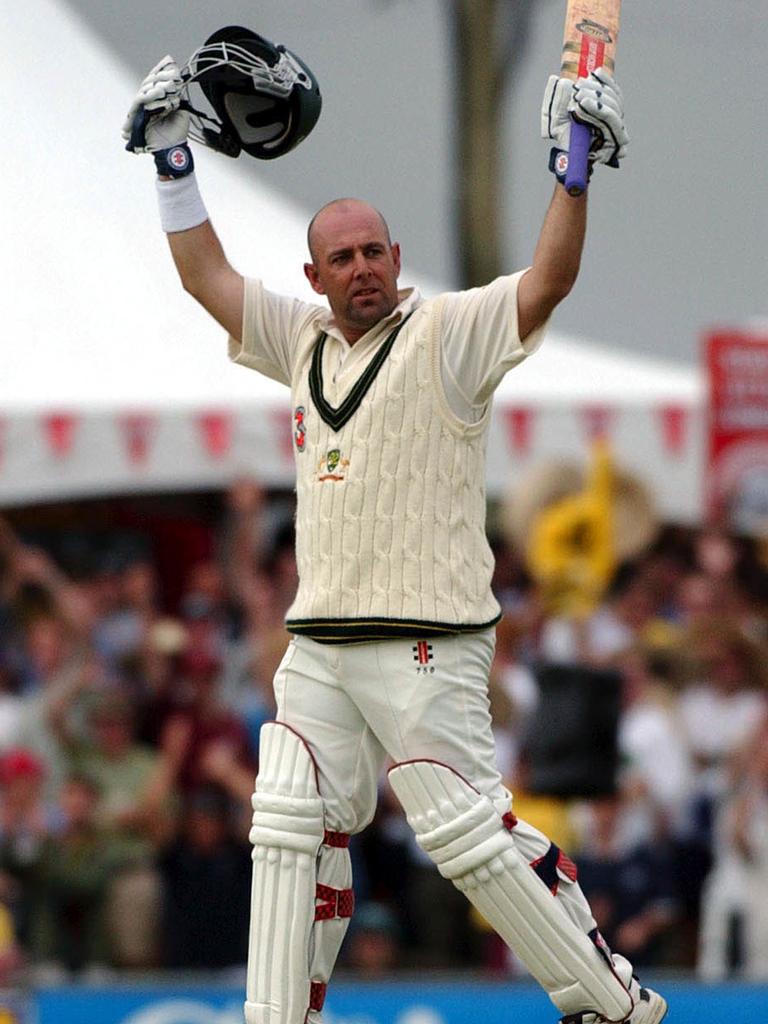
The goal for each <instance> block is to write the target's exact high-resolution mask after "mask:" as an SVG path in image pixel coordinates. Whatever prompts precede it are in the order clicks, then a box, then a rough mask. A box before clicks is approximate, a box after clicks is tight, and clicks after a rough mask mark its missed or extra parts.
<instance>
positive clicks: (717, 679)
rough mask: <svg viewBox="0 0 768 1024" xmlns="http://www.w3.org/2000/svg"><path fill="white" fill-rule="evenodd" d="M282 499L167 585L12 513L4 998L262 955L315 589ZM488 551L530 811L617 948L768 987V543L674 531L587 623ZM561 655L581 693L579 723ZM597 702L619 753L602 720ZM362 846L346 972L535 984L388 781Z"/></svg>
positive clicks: (0, 840) (144, 555) (0, 691)
mask: <svg viewBox="0 0 768 1024" xmlns="http://www.w3.org/2000/svg"><path fill="white" fill-rule="evenodd" d="M285 507H286V505H285V501H284V499H283V505H282V506H280V504H279V502H277V503H276V501H275V496H272V495H267V494H265V493H264V492H262V491H261V490H260V489H259V488H258V487H257V486H256V485H255V484H253V483H252V482H249V481H238V482H236V483H235V484H233V486H232V487H231V488H230V490H229V492H228V493H227V495H226V496H225V502H224V503H223V505H222V511H221V514H220V515H219V516H218V521H217V522H216V523H215V524H214V526H213V527H211V529H210V534H211V536H210V544H209V545H208V548H207V550H206V551H205V553H204V554H203V555H202V556H201V557H199V558H197V559H192V560H189V562H188V564H187V565H186V566H185V571H184V575H183V578H182V579H175V580H169V579H168V578H167V574H166V576H165V577H164V574H163V572H162V571H161V567H162V566H163V565H164V564H165V561H166V559H165V558H164V555H167V552H163V551H159V550H158V548H157V544H156V543H155V544H154V546H153V544H151V543H150V544H147V545H146V546H145V547H144V548H143V549H142V548H141V547H139V548H138V549H135V550H131V551H128V549H125V547H124V546H123V548H120V544H119V543H118V539H117V538H116V540H115V546H114V549H113V550H107V552H106V554H105V556H104V557H102V558H100V559H96V560H92V563H91V565H90V566H89V568H88V570H87V571H83V570H82V568H81V569H79V570H77V569H73V568H71V567H68V566H66V565H63V564H62V560H61V559H60V558H57V557H55V555H54V553H52V551H51V550H50V549H49V548H47V547H44V546H41V545H40V544H39V543H37V542H33V541H32V540H30V539H29V538H28V537H27V536H25V531H24V529H23V526H22V525H19V523H17V524H16V526H15V528H12V527H11V526H10V524H9V522H8V521H7V520H4V519H0V983H3V982H9V981H13V980H14V979H15V978H19V977H33V978H47V977H64V976H68V975H70V974H76V975H79V976H87V975H88V973H89V972H91V973H93V972H99V971H105V970H118V971H129V970H133V971H146V970H154V969H161V968H174V969H196V970H197V969H203V970H212V969H227V968H233V969H239V968H241V967H242V965H243V964H244V962H245V957H246V946H247V922H248V914H249V888H250V865H251V862H250V847H249V844H248V839H247V834H248V827H249V823H250V795H251V791H252V788H253V779H254V776H255V773H256V770H257V768H258V755H259V749H258V736H259V729H260V726H261V724H262V723H263V722H264V721H266V720H268V719H270V718H271V717H272V716H273V715H274V705H273V698H272V692H271V680H272V676H273V673H274V671H275V669H276V668H277V665H278V664H279V661H280V659H281V657H282V654H283V651H284V649H285V646H286V644H287V642H288V640H289V637H288V634H287V633H286V632H285V629H284V626H283V616H284V613H285V611H286V609H287V607H288V605H289V604H290V601H291V599H292V597H293V593H294V590H295V586H296V566H295V561H294V556H293V535H292V525H291V517H290V508H288V513H287V514H283V515H282V517H281V515H280V514H279V513H280V509H281V508H283V509H285ZM494 544H495V547H496V555H497V571H496V577H495V581H494V585H495V590H496V593H497V596H498V598H499V600H500V602H501V604H502V606H503V609H504V619H503V620H502V623H501V624H500V626H499V629H498V640H497V652H496V660H495V663H494V667H493V673H492V679H491V692H490V697H491V709H492V713H493V717H494V723H495V731H496V737H497V747H498V753H499V762H500V765H499V766H500V768H501V770H502V773H503V774H504V776H505V778H506V779H507V780H508V784H509V787H510V789H511V790H512V791H513V792H514V794H515V804H514V806H515V813H516V814H517V815H518V816H519V817H522V818H525V819H527V820H529V821H531V822H532V823H533V824H535V825H537V826H538V827H540V828H541V829H543V830H544V831H545V832H547V833H548V834H549V835H550V836H551V837H552V838H553V839H554V840H555V841H556V842H557V843H558V845H560V846H562V847H563V848H565V849H566V850H567V851H568V853H569V854H570V856H571V857H572V859H573V860H574V861H575V862H576V864H577V866H578V869H579V880H580V882H581V884H582V887H583V888H584V890H585V892H586V894H587V896H588V898H589V899H590V901H591V903H592V907H593V911H594V914H595V917H596V919H597V922H598V925H599V927H600V929H601V931H602V932H603V934H604V935H605V937H606V939H607V941H608V942H609V944H610V945H611V946H613V947H614V948H616V949H620V950H621V951H622V952H624V953H626V954H627V955H628V956H629V957H630V958H631V959H632V960H633V961H634V962H635V964H636V965H638V966H639V967H641V968H648V967H650V968H653V969H662V970H663V969H675V970H677V969H681V970H696V971H697V972H698V973H699V975H700V976H701V977H703V978H706V979H710V980H714V979H719V978H726V977H743V978H751V979H763V980H765V979H768V675H767V673H766V650H767V649H768V561H766V552H765V551H764V550H763V549H762V548H761V545H760V544H759V543H758V542H756V541H754V540H749V539H744V538H741V537H735V536H731V535H729V534H728V533H727V532H724V531H722V530H718V529H714V528H704V527H702V528H699V529H692V528H690V529H689V528H681V527H674V528H672V527H670V528H668V529H664V530H662V531H661V532H660V534H659V536H658V538H657V539H656V541H655V543H654V544H653V545H652V546H651V547H650V548H649V549H648V550H647V551H646V552H645V553H644V554H643V555H641V556H640V557H638V558H636V559H635V560H634V561H633V562H632V563H631V564H624V565H622V566H621V567H620V568H619V569H618V571H617V572H616V573H615V576H614V579H613V582H612V585H611V587H610V589H609V590H608V592H607V593H606V595H605V596H604V598H603V600H602V601H601V603H600V604H599V606H598V607H597V608H596V609H595V610H593V611H592V612H591V613H590V614H589V615H588V616H586V617H582V618H580V619H579V620H574V619H572V618H567V617H564V616H558V615H556V614H552V613H551V611H548V610H547V608H546V607H545V605H544V604H543V602H542V598H541V594H540V593H539V590H538V588H537V586H536V585H535V583H534V582H533V581H532V580H531V578H530V577H529V575H528V574H527V573H526V570H525V568H524V565H523V563H522V560H521V557H520V553H519V552H517V551H516V550H515V549H514V548H513V547H512V546H510V545H509V544H508V543H505V541H504V540H503V539H502V538H499V539H497V540H495V542H494ZM119 550H121V551H122V552H123V553H122V555H120V556H119V557H118V552H119ZM102 554H104V553H103V552H102ZM547 666H549V667H552V666H556V667H559V668H560V669H561V670H562V672H564V673H565V675H566V677H567V678H568V679H570V680H571V681H572V682H573V681H575V683H576V685H581V682H580V681H584V680H586V682H584V685H585V686H586V685H587V683H588V684H589V686H590V687H591V689H590V690H589V692H590V694H592V695H593V696H592V697H590V699H589V701H588V702H587V706H586V710H585V708H584V707H582V708H581V710H579V711H578V713H577V712H576V710H574V708H575V705H574V706H573V707H571V708H570V710H569V706H568V704H567V703H563V700H562V692H563V690H562V687H560V689H559V690H558V687H556V686H555V687H553V686H551V685H550V682H551V680H550V677H549V676H547V674H546V672H543V671H542V667H547ZM558 678H559V677H558ZM561 681H562V680H561ZM595 687H597V689H595ZM558 693H560V698H558V697H557V694H558ZM594 695H596V696H594ZM603 695H605V696H606V699H612V698H615V706H616V729H615V730H614V731H613V732H612V733H611V735H610V736H609V738H608V744H607V745H608V748H611V745H612V744H613V749H612V750H611V749H609V750H608V754H609V756H608V762H605V760H604V758H605V750H604V749H602V748H601V749H598V746H599V745H600V744H602V746H603V747H604V746H605V741H604V738H600V737H601V736H602V733H600V735H598V733H599V732H600V731H599V730H598V729H597V728H596V727H593V724H592V719H591V718H590V715H591V714H592V712H594V711H596V710H597V708H598V707H599V705H600V704H601V703H602V696H603ZM558 699H559V703H558ZM609 702H610V701H609ZM593 705H594V706H593ZM542 727H543V729H544V732H545V733H548V734H549V735H548V738H549V739H550V740H552V738H553V736H554V735H555V733H556V732H557V729H558V727H563V728H564V735H565V736H566V737H568V736H569V735H570V736H572V740H566V746H567V747H569V748H571V747H572V750H571V749H569V751H568V753H573V754H574V756H576V754H577V753H578V751H577V748H578V747H581V748H582V753H581V757H582V762H583V763H584V764H586V768H587V774H586V776H585V778H587V779H588V776H589V769H590V767H591V768H592V769H594V770H593V775H596V776H597V778H593V779H591V780H590V781H587V782H586V783H584V784H582V790H583V791H582V792H579V791H578V787H571V788H570V789H569V786H568V772H569V771H570V769H568V768H567V767H566V768H565V773H566V778H565V782H563V779H562V778H561V779H560V780H559V781H558V780H557V779H554V778H552V777H550V778H549V781H548V782H546V783H545V784H542V781H541V780H542V779H546V778H547V772H546V768H547V765H546V764H545V765H544V766H543V767H544V771H542V770H541V768H542V766H541V765H540V764H537V761H536V758H537V756H540V755H537V751H540V750H541V749H542V744H541V732H542ZM537 736H538V738H537ZM590 745H593V747H594V757H592V756H591V752H592V751H591V747H590ZM611 755H613V756H614V758H615V764H614V770H611V771H610V772H606V769H605V768H604V767H601V766H602V765H603V764H604V763H610V759H611ZM582 767H583V764H582ZM573 777H575V776H573ZM351 851H352V856H353V860H354V873H355V890H356V903H357V910H356V913H355V916H354V918H353V921H352V925H351V927H350V932H349V935H348V939H347V941H346V943H345V947H344V949H343V951H342V964H341V966H342V967H343V968H345V969H346V970H348V971H350V972H355V973H356V974H357V975H359V976H365V977H375V976H377V975H381V974H385V973H387V972H389V971H391V970H393V969H399V968H405V969H414V968H418V969H421V968H429V967H433V968H452V969H457V968H458V969H467V970H473V971H487V972H495V973H498V974H500V975H503V976H515V975H518V974H520V973H521V968H520V965H519V964H517V963H516V962H515V961H514V958H513V957H512V956H511V955H510V954H509V953H508V951H506V949H504V948H503V947H502V946H501V945H500V943H499V941H498V940H497V939H496V937H495V936H494V935H493V934H492V933H491V932H490V931H489V930H488V928H487V926H486V925H485V923H484V922H483V921H482V920H481V919H480V918H478V917H477V916H476V915H475V914H474V913H473V912H472V910H471V908H470V906H469V905H468V904H467V903H466V902H465V900H464V898H463V896H461V894H460V893H458V892H457V891H456V890H454V889H453V887H452V886H451V885H450V884H449V883H447V882H445V881H444V880H443V879H442V878H441V877H440V876H439V874H438V873H437V871H436V869H435V868H434V867H433V866H432V864H431V862H429V861H428V860H427V858H426V857H425V856H424V855H423V854H422V853H421V851H420V850H419V848H418V847H417V845H416V844H415V842H414V840H413V837H412V835H411V833H410V830H409V829H408V826H407V824H406V822H405V818H404V815H403V814H402V812H401V810H400V808H399V806H398V805H397V802H396V801H395V799H394V798H393V796H392V794H391V793H390V792H389V791H388V789H387V786H386V781H385V779H384V778H382V783H381V794H380V804H379V811H378V814H377V816H376V819H375V820H374V822H373V824H372V825H371V826H370V827H369V828H368V829H367V830H366V831H365V832H364V833H363V834H362V835H360V836H357V837H355V838H354V840H353V842H352V846H351Z"/></svg>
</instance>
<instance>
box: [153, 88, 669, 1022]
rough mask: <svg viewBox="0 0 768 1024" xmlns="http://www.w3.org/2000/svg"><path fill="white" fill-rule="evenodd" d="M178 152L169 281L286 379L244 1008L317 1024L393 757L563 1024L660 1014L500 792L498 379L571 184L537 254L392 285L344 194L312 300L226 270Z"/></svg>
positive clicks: (161, 121) (452, 864)
mask: <svg viewBox="0 0 768 1024" xmlns="http://www.w3.org/2000/svg"><path fill="white" fill-rule="evenodd" d="M145 84H146V83H145ZM150 85H151V83H150ZM167 88H168V80H167V77H166V79H164V82H163V89H167ZM548 88H549V87H548ZM565 88H567V89H571V86H570V85H568V86H567V87H565ZM611 88H612V87H611ZM143 94H144V95H147V94H150V95H154V93H153V92H152V90H151V89H149V90H147V89H146V88H145V90H144V93H143ZM617 95H618V94H615V95H614V94H613V93H611V97H610V99H611V102H612V103H613V105H614V106H615V105H616V103H618V100H617V99H616V96H617ZM550 105H551V104H550ZM611 109H612V110H613V107H612V108H611ZM151 112H152V115H153V117H152V120H151V121H150V124H149V126H148V128H147V138H148V146H149V148H150V149H151V148H152V145H153V144H152V139H151V132H152V130H153V125H154V129H155V130H156V131H157V143H156V147H159V146H163V145H165V146H166V147H167V145H168V144H169V142H170V144H171V145H174V146H176V147H178V146H179V145H180V144H181V143H180V141H179V132H180V130H181V129H182V128H183V127H184V126H183V124H181V123H180V122H179V121H178V119H179V118H180V117H181V115H182V113H183V112H181V111H179V109H178V106H176V107H173V106H172V105H171V106H170V107H169V108H168V110H167V111H166V112H165V113H162V112H160V113H158V111H157V108H156V107H153V108H152V111H151ZM548 116H550V117H551V111H549V114H548ZM173 118H175V119H177V120H176V121H173V120H171V119H173ZM566 118H567V114H566ZM180 124H181V127H179V125H180ZM606 134H607V129H606ZM553 137H554V136H553ZM182 142H183V140H182ZM189 163H190V161H189V160H187V158H186V156H185V157H184V159H181V158H176V157H174V158H173V159H169V158H168V156H167V154H166V153H165V151H164V152H163V155H161V158H160V159H159V160H158V168H159V169H160V170H161V171H167V170H168V169H169V166H170V167H173V166H175V165H176V164H178V165H179V167H181V172H180V173H178V174H177V176H176V177H175V178H174V177H172V176H171V175H168V174H165V173H164V174H162V175H161V180H160V181H159V183H158V194H159V200H160V209H161V218H162V223H163V226H164V228H165V230H166V231H167V232H168V240H169V243H170V247H171V252H172V254H173V258H174V260H175V263H176V266H177V268H178V271H179V275H180V277H181V281H182V284H183V286H184V288H185V289H186V290H187V291H188V292H190V293H191V294H192V295H193V296H194V297H195V298H196V299H197V300H198V301H199V302H200V303H201V304H202V306H203V307H204V308H205V309H206V310H208V312H209V313H210V314H211V315H212V316H213V317H214V318H215V319H216V320H217V321H218V322H219V323H220V324H221V325H222V327H224V329H225V330H226V331H227V332H228V334H229V354H230V358H232V359H233V360H234V361H235V362H237V363H240V364H242V365H244V366H248V367H251V368H252V369H255V370H258V371H260V372H261V373H264V374H266V375H268V376H270V377H272V378H274V379H275V380H278V381H281V382H282V383H284V384H285V385H287V386H288V387H289V388H290V389H291V405H292V409H293V442H294V454H295V463H296V480H297V509H296V534H297V563H298V570H299V586H298V592H297V594H296V598H295V600H294V602H293V604H292V606H291V608H290V609H289V612H288V615H287V620H286V624H287V627H288V630H289V631H290V632H291V633H292V634H293V637H292V639H291V642H290V644H289V646H288V649H287V651H286V653H285V656H284V658H283V660H282V663H281V665H280V667H279V669H278V671H277V674H276V676H275V680H274V689H275V697H276V702H277V720H276V721H275V722H272V723H268V724H267V725H265V726H264V727H263V729H262V732H261V738H260V749H259V774H258V778H257V780H256V789H255V793H254V796H253V808H254V816H253V829H252V831H251V841H252V843H253V861H254V866H253V898H252V910H251V930H250V952H249V961H248V972H247V982H246V989H247V994H246V1004H245V1015H246V1020H247V1022H248V1024H303V1022H304V1021H309V1022H319V1021H321V1019H322V1018H321V1009H322V1006H323V1001H324V999H325V994H326V989H327V985H328V981H329V979H330V976H331V972H332V969H333V965H334V962H335V960H336V956H337V954H338V951H339V948H340V946H341V942H342V939H343V937H344V933H345V931H346V928H347V925H348V923H349V919H350V917H351V915H352V912H353V907H354V897H353V890H352V872H351V864H350V858H349V851H348V846H349V839H350V836H351V835H354V834H356V833H358V832H360V831H361V829H363V828H364V827H365V826H366V825H367V824H368V823H369V822H370V821H371V819H372V817H373V814H374V811H375V807H376V796H377V787H378V785H379V782H380V779H381V774H382V770H383V768H384V765H385V764H386V763H387V761H390V762H392V767H391V768H390V770H389V774H388V778H389V782H390V784H391V786H392V789H393V790H394V792H395V794H396V795H397V797H398V798H399V800H400V802H401V803H402V805H403V808H404V810H405V812H406V815H407V818H408V821H409V823H410V824H411V826H412V827H413V829H414V831H415V833H416V836H417V839H418V842H419V843H420V845H421V846H422V848H423V849H424V850H425V851H426V852H427V853H428V854H429V856H430V857H432V859H433V860H434V861H435V863H436V864H437V865H438V867H439V869H440V871H441V873H442V874H443V875H444V876H445V877H446V878H449V879H451V880H452V881H453V882H454V884H455V885H456V886H457V887H458V888H460V889H461V890H462V891H464V892H465V893H466V895H467V896H468V898H469V899H470V900H471V901H472V902H473V903H474V904H475V906H476V907H477V908H478V909H479V910H480V912H481V913H482V914H483V915H484V916H485V918H486V919H487V920H488V921H489V922H490V923H491V924H492V925H493V926H494V927H495V928H496V929H497V931H498V932H499V934H500V935H501V936H502V937H503V938H504V940H505V941H506V942H507V943H508V944H509V945H510V946H511V948H512V949H513V950H514V951H515V953H516V954H517V956H518V957H519V958H520V959H521V960H522V961H523V962H524V963H525V965H526V966H527V967H528V969H529V970H530V972H531V973H532V974H533V976H534V977H536V978H537V979H538V981H539V982H540V983H541V984H542V986H543V987H544V988H545V990H546V991H547V993H548V994H549V996H550V998H551V999H552V1001H553V1002H554V1004H555V1005H556V1006H557V1007H558V1008H559V1009H560V1011H561V1012H562V1013H563V1014H564V1016H563V1018H562V1020H563V1021H564V1022H566V1021H567V1022H568V1024H592V1022H597V1021H631V1022H632V1024H658V1021H660V1020H661V1019H662V1017H663V1016H664V1013H665V1012H666V1004H665V1002H664V1000H663V999H662V998H661V996H658V995H657V994H656V993H654V992H652V991H651V990H649V989H645V988H641V987H640V986H639V984H638V982H637V981H636V979H634V978H633V976H632V968H631V966H630V964H629V963H628V962H627V960H626V959H624V958H623V957H621V956H619V955H618V954H612V953H611V952H610V950H608V949H607V947H606V946H605V943H604V941H603V940H602V938H601V937H600V934H599V932H598V930H597V928H596V925H595V921H594V919H593V917H592V914H591V912H590V910H589V907H588V905H587V903H586V900H585V899H584V897H583V895H582V893H581V890H580V888H579V886H578V883H577V881H576V872H575V868H574V865H573V864H572V862H571V861H570V860H569V859H568V858H567V857H566V856H565V854H563V853H562V851H560V850H558V848H557V847H556V846H555V845H554V844H553V843H551V842H550V841H549V840H548V839H547V838H546V837H545V836H544V835H542V833H540V832H538V831H537V830H536V829H534V828H532V827H531V826H530V825H527V824H526V823H525V822H523V821H519V820H518V819H517V818H516V817H515V816H514V814H513V813H512V802H511V801H512V798H511V794H510V793H509V791H508V790H507V789H506V788H505V786H504V784H503V782H502V779H501V776H500V774H499V771H498V768H497V766H496V756H495V750H494V742H493V735H492V731H491V718H490V714H489V705H488V674H489V670H490V666H491V661H492V657H493V650H494V637H495V631H494V627H495V624H496V623H497V622H498V620H499V618H500V608H499V605H498V602H497V601H496V598H495V597H494V595H493V593H492V591H491V575H492V571H493V558H492V555H491V551H490V548H489V545H488V542H487V540H486V536H485V511H486V501H485V446H486V440H487V434H488V427H489V423H490V415H491V403H492V398H493V392H494V390H495V388H496V386H497V385H498V383H499V381H500V380H501V378H502V377H503V376H504V374H505V373H506V372H507V371H508V370H510V369H511V368H512V367H514V366H516V365H517V364H518V363H520V362H522V360H524V359H525V358H526V357H527V356H528V355H530V354H531V353H532V352H534V351H535V349H536V348H537V347H538V345H539V344H540V342H541V340H542V336H543V333H544V330H545V327H546V323H547V320H548V318H549V316H550V314H551V312H552V310H553V309H554V308H555V306H556V305H557V304H558V303H559V302H560V301H561V300H562V299H563V298H564V297H565V296H566V295H567V294H568V292H569V291H570V290H571V288H572V286H573V284H574V282H575V280H576V275H577V273H578V269H579V262H580V258H581V253H582V245H583V241H584V233H585V225H586V208H587V204H586V197H585V196H581V197H578V198H574V197H571V196H569V195H568V194H566V192H565V190H564V189H563V188H562V186H561V184H558V185H557V186H556V188H555V192H554V195H553V197H552V201H551V203H550V206H549V209H548V211H547V214H546V216H545V219H544V223H543V227H542V229H541V233H540V236H539V240H538V244H537V246H536V250H535V252H534V256H533V260H532V263H531V266H530V267H529V268H527V269H525V270H522V271H520V272H517V273H514V274H510V275H508V276H502V277H500V278H498V279H496V280H495V281H492V282H489V283H488V284H487V285H486V286H485V287H483V288H475V289H472V290H470V291H464V292H447V293H443V294H441V295H438V296H436V297H435V298H430V299H425V298H423V297H422V296H421V295H420V294H419V293H418V292H417V291H416V290H415V289H412V288H405V289H403V290H400V289H399V288H398V278H399V276H400V246H399V245H398V243H397V242H393V241H392V239H391V237H390V232H389V229H388V227H387V224H386V222H385V220H384V218H383V217H382V215H381V214H380V213H379V211H378V210H376V209H375V208H374V207H372V206H371V205H369V204H368V203H366V202H363V201H361V200H359V199H351V198H346V199H337V200H334V201H333V202H331V203H328V204H327V205H326V206H324V207H323V208H322V209H321V210H320V211H319V212H318V213H317V214H316V215H315V217H314V218H313V219H312V222H311V224H310V227H309V232H308V243H309V261H308V262H306V263H305V264H304V272H305V274H306V277H307V279H308V281H309V283H310V285H311V286H312V288H313V289H314V291H315V292H316V293H317V294H318V295H319V296H323V297H324V298H325V300H326V302H327V305H323V304H314V303H308V302H303V301H299V300H297V299H294V298H289V297H285V296H282V295H277V294H275V293H273V292H271V291H269V290H268V289H267V288H265V287H264V285H263V284H262V283H261V282H260V281H258V280H253V279H245V278H244V277H242V276H241V275H240V274H239V273H238V272H237V271H236V270H234V269H233V267H232V266H231V265H230V264H229V262H228V260H227V258H226V256H225V254H224V250H223V249H222V246H221V244H220V242H219V240H218V238H217V236H216V234H215V232H214V230H213V227H212V226H211V224H210V221H209V220H208V216H207V213H206V211H205V207H204V205H203V202H202V199H201V197H200V193H199V191H198V188H197V184H196V181H195V175H194V174H193V173H191V168H190V166H189ZM182 165H183V166H182Z"/></svg>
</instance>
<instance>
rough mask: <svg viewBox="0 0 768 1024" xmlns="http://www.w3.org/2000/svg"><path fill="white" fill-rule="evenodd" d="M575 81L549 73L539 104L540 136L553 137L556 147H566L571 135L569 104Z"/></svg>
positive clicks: (565, 148) (564, 148)
mask: <svg viewBox="0 0 768 1024" xmlns="http://www.w3.org/2000/svg"><path fill="white" fill-rule="evenodd" d="M574 85H575V83H574V82H572V81H571V80H570V79H569V78H558V77H557V75H550V77H549V81H548V82H547V87H546V89H545V90H544V99H543V100H542V104H541V137H542V139H554V141H555V142H556V143H557V145H558V148H559V149H562V150H567V149H568V143H569V141H570V135H571V117H570V113H569V105H570V102H571V100H572V98H573V89H574Z"/></svg>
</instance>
